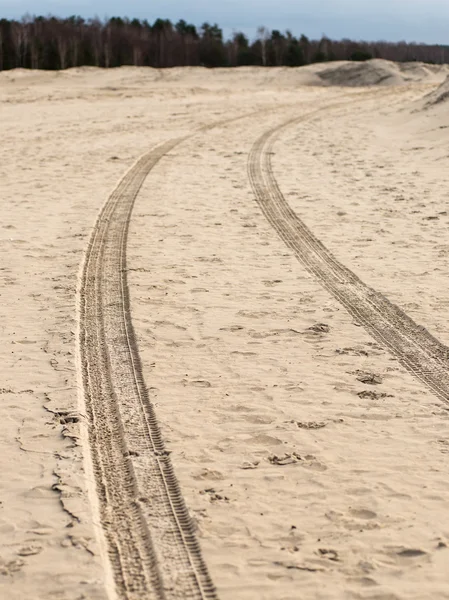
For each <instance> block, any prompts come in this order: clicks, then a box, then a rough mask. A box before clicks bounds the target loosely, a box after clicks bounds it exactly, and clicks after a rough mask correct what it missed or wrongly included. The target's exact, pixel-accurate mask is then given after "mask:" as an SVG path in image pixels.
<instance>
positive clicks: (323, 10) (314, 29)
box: [0, 0, 449, 45]
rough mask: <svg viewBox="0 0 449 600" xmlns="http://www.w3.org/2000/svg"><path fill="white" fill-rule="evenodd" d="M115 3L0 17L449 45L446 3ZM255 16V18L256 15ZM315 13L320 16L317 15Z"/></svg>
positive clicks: (78, 3)
mask: <svg viewBox="0 0 449 600" xmlns="http://www.w3.org/2000/svg"><path fill="white" fill-rule="evenodd" d="M122 6H123V5H122V3H119V2H117V1H114V0H113V1H112V2H105V0H97V1H96V2H93V3H91V2H87V1H86V0H60V1H54V0H44V1H43V2H42V1H41V2H36V1H35V0H19V1H15V2H12V1H11V0H7V1H2V0H0V18H7V19H16V20H20V19H21V18H23V17H24V16H26V15H30V16H48V15H51V16H55V17H57V18H67V17H69V16H73V15H76V16H80V17H82V18H84V19H90V18H95V17H99V18H100V19H102V20H104V19H108V18H111V17H121V18H129V19H134V18H137V19H139V20H145V19H146V20H148V21H149V22H150V23H153V22H154V21H155V20H156V19H157V18H161V19H169V20H170V21H172V22H173V23H176V22H177V21H179V20H180V19H185V20H186V21H187V22H189V23H192V24H194V25H195V26H197V27H200V26H201V24H202V23H204V22H208V23H210V24H214V23H216V24H217V25H218V26H219V27H220V28H221V29H222V31H223V35H224V37H225V38H226V39H228V38H229V37H231V36H232V34H233V33H234V32H242V33H244V34H245V35H246V36H247V37H248V38H249V39H250V40H254V39H255V37H256V32H257V28H258V27H259V26H265V27H267V28H268V29H269V30H276V29H277V30H280V31H282V32H285V31H286V30H287V29H288V30H290V31H291V32H292V34H293V35H294V36H295V37H298V36H300V35H301V34H304V35H306V36H307V37H309V38H311V39H320V38H321V37H323V35H325V36H326V37H328V38H330V39H333V40H342V39H351V40H354V41H365V42H376V41H388V42H400V41H406V42H408V43H412V42H416V43H417V44H420V43H424V44H439V45H449V33H448V32H449V3H447V2H445V1H444V2H443V1H442V0H429V1H428V2H427V3H426V6H425V7H424V8H423V6H422V2H421V1H420V0H409V1H408V2H407V1H405V0H390V1H388V0H380V1H379V2H378V3H377V5H376V7H375V9H374V7H367V6H362V7H360V6H359V5H358V4H357V3H356V2H355V1H354V0H338V2H335V1H332V0H322V2H321V3H320V10H319V11H318V10H317V9H313V8H311V7H307V6H306V3H305V2H299V3H298V2H294V1H293V0H280V2H279V3H278V5H277V6H276V8H275V9H273V7H272V5H271V3H270V2H268V0H259V1H258V2H257V3H256V0H248V2H247V4H246V6H245V8H244V9H242V8H241V6H240V5H239V4H238V3H237V0H228V1H227V2H226V3H225V4H224V5H221V6H219V7H212V8H211V6H210V4H209V3H207V2H206V1H205V0H196V1H195V2H193V3H191V4H190V5H189V6H188V7H185V6H183V4H182V3H181V2H179V1H178V0H169V1H168V2H162V1H161V0H157V1H156V2H153V3H152V8H151V9H148V8H147V7H145V6H144V4H143V3H142V2H141V0H131V1H130V2H128V3H127V5H126V6H127V9H126V11H123V10H122V9H121V7H122ZM256 12H257V14H255V13H256ZM318 12H319V14H318Z"/></svg>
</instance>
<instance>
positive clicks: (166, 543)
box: [79, 137, 216, 600]
mask: <svg viewBox="0 0 449 600" xmlns="http://www.w3.org/2000/svg"><path fill="white" fill-rule="evenodd" d="M184 139H185V137H181V138H176V139H174V140H170V141H168V142H166V143H165V144H163V145H161V146H159V147H157V148H156V149H154V150H152V151H150V152H149V153H148V154H146V155H145V156H144V157H143V158H141V159H140V160H139V161H138V162H137V163H136V164H135V166H134V167H132V169H131V170H130V171H129V172H128V173H127V174H126V175H125V177H124V178H123V179H122V181H121V182H120V184H119V185H118V187H117V188H116V190H115V191H114V192H113V193H112V195H111V196H110V198H109V200H108V201H107V203H106V205H105V207H104V208H103V210H102V212H101V214H100V216H99V218H98V221H97V223H96V226H95V229H94V232H93V234H92V237H91V240H90V244H89V247H88V250H87V254H86V259H85V264H84V271H83V273H82V279H81V283H80V295H79V298H80V311H79V314H80V328H79V350H80V359H81V361H80V362H81V369H82V380H83V387H84V398H85V404H86V411H87V413H88V417H89V443H90V452H91V459H92V463H93V470H94V474H95V482H96V491H97V495H98V506H99V513H100V519H101V525H102V527H103V530H104V534H105V539H106V545H107V550H108V554H109V559H110V563H111V567H112V571H113V575H114V580H115V586H116V592H117V596H118V598H119V599H120V600H137V599H139V600H141V599H142V598H148V599H150V598H151V599H153V598H154V599H155V600H162V599H181V598H192V599H201V600H209V599H214V598H216V593H215V588H214V585H213V583H212V581H211V579H210V576H209V574H208V571H207V568H206V566H205V563H204V561H203V559H202V556H201V552H200V548H199V545H198V542H197V540H196V536H195V532H194V528H193V525H192V522H191V519H190V517H189V514H188V511H187V509H186V506H185V503H184V500H183V497H182V495H181V492H180V489H179V486H178V483H177V480H176V477H175V475H174V472H173V469H172V466H171V461H170V458H169V456H168V453H167V451H166V450H165V448H164V443H163V440H162V437H161V434H160V431H159V427H158V423H157V420H156V416H155V413H154V408H153V406H152V403H151V402H150V399H149V397H148V393H147V391H146V387H145V384H144V381H143V378H142V375H141V373H142V370H141V365H140V359H139V355H138V351H137V345H136V341H135V335H134V331H133V327H132V323H131V317H130V309H129V295H128V289H127V279H126V239H127V232H128V224H129V219H130V215H131V211H132V208H133V204H134V201H135V198H136V196H137V194H138V192H139V189H140V187H141V186H142V184H143V182H144V180H145V178H146V176H147V175H148V173H149V172H150V170H151V169H152V168H153V167H154V165H155V164H156V163H157V162H158V161H159V160H160V159H161V158H162V157H163V156H164V154H166V153H167V152H168V151H170V150H171V149H172V148H174V147H175V146H176V145H177V144H179V143H180V142H181V141H183V140H184Z"/></svg>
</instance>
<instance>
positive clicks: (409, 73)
mask: <svg viewBox="0 0 449 600" xmlns="http://www.w3.org/2000/svg"><path fill="white" fill-rule="evenodd" d="M312 68H313V70H314V71H315V73H316V74H317V75H318V77H319V78H320V80H321V81H322V82H323V83H324V84H326V85H338V86H343V87H366V86H371V85H384V86H387V85H403V84H404V83H408V82H430V81H435V82H438V81H441V79H442V77H444V75H445V74H447V72H448V67H447V65H442V66H437V65H426V64H424V63H417V62H414V63H394V62H391V61H388V60H381V59H373V60H368V61H366V62H362V63H360V62H348V61H339V62H335V63H327V64H321V65H313V66H312Z"/></svg>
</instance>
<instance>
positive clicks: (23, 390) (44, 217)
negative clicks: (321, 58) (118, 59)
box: [0, 61, 449, 600]
mask: <svg viewBox="0 0 449 600" xmlns="http://www.w3.org/2000/svg"><path fill="white" fill-rule="evenodd" d="M448 73H449V68H446V67H435V66H429V65H422V64H409V65H395V64H393V63H388V62H386V61H370V62H369V63H366V64H348V63H336V64H333V65H318V66H313V67H306V68H302V69H284V68H279V69H257V68H242V69H235V70H227V69H223V70H216V71H208V70H205V69H201V68H186V69H171V70H165V71H157V70H152V69H136V68H131V67H126V68H120V69H114V70H109V71H101V70H97V69H92V68H82V69H72V70H68V71H66V72H63V73H46V72H35V71H28V72H27V71H22V70H17V71H11V72H4V73H0V116H1V118H0V136H1V140H2V143H1V145H0V177H1V179H0V181H1V198H2V220H1V224H0V226H1V235H0V254H1V261H0V275H1V280H2V286H1V290H0V293H1V304H0V311H1V313H0V314H1V321H0V323H1V331H2V345H1V362H0V365H1V366H0V370H1V383H0V394H1V400H2V401H1V403H0V419H1V423H2V426H1V428H0V444H1V445H0V449H1V452H0V473H1V477H0V597H1V598H3V597H4V598H9V599H10V600H24V599H33V600H44V599H46V600H47V599H55V600H56V599H60V600H82V599H83V600H100V599H101V600H106V599H107V598H108V599H114V600H147V599H151V600H153V599H155V600H162V599H167V600H172V599H177V600H178V599H181V598H192V599H194V600H196V599H199V600H201V599H203V600H206V599H216V598H220V599H222V600H231V599H232V600H252V599H255V598H257V599H261V600H294V599H295V600H296V599H299V598H301V599H306V598H307V599H309V598H310V599H323V600H324V599H338V600H343V599H347V598H354V599H357V598H360V599H370V600H374V599H376V600H380V599H385V600H387V599H388V600H394V599H407V600H411V599H414V600H415V599H416V600H422V599H423V598H436V599H443V598H449V576H448V571H447V563H448V560H449V511H448V509H447V507H448V501H449V467H448V453H449V433H448V425H449V412H448V410H449V408H448V401H449V373H448V366H449V362H448V357H449V349H448V347H447V344H449V325H448V323H449V287H448V286H447V285H446V277H447V273H448V271H449V241H448V237H447V236H448V227H449V208H448V191H447V190H448V188H449V148H448V143H447V140H448V132H449V100H448V94H447V89H448V88H447V86H448V84H447V80H446V77H447V76H448ZM445 80H446V82H445ZM439 86H440V87H439Z"/></svg>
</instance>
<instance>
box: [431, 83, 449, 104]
mask: <svg viewBox="0 0 449 600" xmlns="http://www.w3.org/2000/svg"><path fill="white" fill-rule="evenodd" d="M448 100H449V75H448V76H447V77H446V79H445V80H444V81H443V83H442V84H441V85H440V86H439V87H438V88H437V89H436V90H433V91H432V92H430V94H428V95H427V96H426V106H436V105H437V104H441V103H443V102H445V103H446V102H448Z"/></svg>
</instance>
